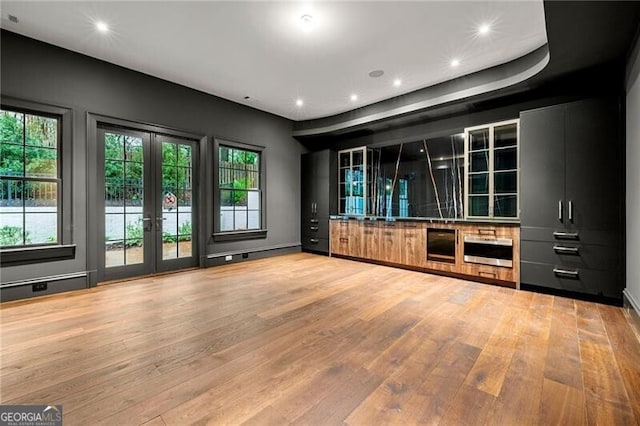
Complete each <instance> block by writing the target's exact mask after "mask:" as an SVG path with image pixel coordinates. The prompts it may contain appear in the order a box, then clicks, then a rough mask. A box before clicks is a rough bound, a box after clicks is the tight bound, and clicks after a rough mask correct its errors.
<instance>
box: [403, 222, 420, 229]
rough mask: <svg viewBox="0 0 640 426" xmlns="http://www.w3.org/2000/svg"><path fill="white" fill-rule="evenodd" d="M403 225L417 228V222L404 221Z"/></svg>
mask: <svg viewBox="0 0 640 426" xmlns="http://www.w3.org/2000/svg"><path fill="white" fill-rule="evenodd" d="M404 227H405V228H417V227H418V224H417V223H405V224H404Z"/></svg>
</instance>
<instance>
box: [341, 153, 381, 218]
mask: <svg viewBox="0 0 640 426" xmlns="http://www.w3.org/2000/svg"><path fill="white" fill-rule="evenodd" d="M372 162H373V150H371V149H368V148H367V147H364V146H363V147H358V148H352V149H347V150H343V151H339V152H338V182H339V191H338V210H339V211H338V213H339V214H342V215H366V214H370V213H371V193H370V192H371V176H372V173H371V163H372Z"/></svg>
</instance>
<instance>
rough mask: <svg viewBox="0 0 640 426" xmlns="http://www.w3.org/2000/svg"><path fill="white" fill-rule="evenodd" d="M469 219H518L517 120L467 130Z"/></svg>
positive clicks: (466, 169)
mask: <svg viewBox="0 0 640 426" xmlns="http://www.w3.org/2000/svg"><path fill="white" fill-rule="evenodd" d="M465 137H466V144H465V151H466V159H467V167H466V168H465V171H467V178H466V185H467V188H466V194H467V217H472V218H473V217H481V218H514V219H515V218H517V217H518V120H511V121H505V122H501V123H495V124H490V125H486V126H478V127H473V128H469V129H466V130H465Z"/></svg>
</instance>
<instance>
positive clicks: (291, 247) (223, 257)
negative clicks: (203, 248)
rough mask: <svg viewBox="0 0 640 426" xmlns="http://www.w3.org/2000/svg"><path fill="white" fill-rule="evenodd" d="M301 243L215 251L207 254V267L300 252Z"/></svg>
mask: <svg viewBox="0 0 640 426" xmlns="http://www.w3.org/2000/svg"><path fill="white" fill-rule="evenodd" d="M300 251H301V246H300V244H285V245H280V246H273V247H264V248H258V249H251V250H238V251H234V252H227V253H214V254H209V255H207V259H206V262H205V265H206V267H207V268H208V267H210V266H220V265H228V264H230V263H237V262H244V261H246V260H253V259H264V258H267V257H274V256H282V255H284V254H290V253H299V252H300Z"/></svg>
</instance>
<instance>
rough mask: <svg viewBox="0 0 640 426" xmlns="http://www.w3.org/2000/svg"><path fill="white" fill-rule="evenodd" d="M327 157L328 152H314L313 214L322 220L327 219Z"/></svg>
mask: <svg viewBox="0 0 640 426" xmlns="http://www.w3.org/2000/svg"><path fill="white" fill-rule="evenodd" d="M329 155H330V152H329V150H324V151H319V152H314V195H315V198H314V203H316V204H315V212H316V214H317V215H318V217H321V218H322V219H323V220H327V219H328V218H329V217H328V216H329V202H330V200H329V194H330V188H329V185H330V179H329V173H330V170H329V167H330V161H329V160H330V158H329ZM334 172H335V171H334Z"/></svg>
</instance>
